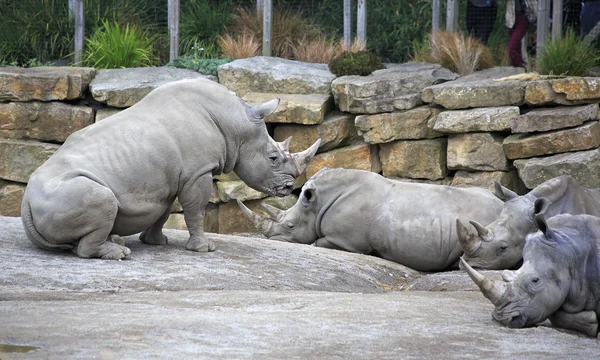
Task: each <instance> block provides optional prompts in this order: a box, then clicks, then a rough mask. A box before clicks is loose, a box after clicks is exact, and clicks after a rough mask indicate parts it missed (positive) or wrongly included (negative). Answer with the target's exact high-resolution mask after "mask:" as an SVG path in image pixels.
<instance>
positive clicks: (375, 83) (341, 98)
mask: <svg viewBox="0 0 600 360" xmlns="http://www.w3.org/2000/svg"><path fill="white" fill-rule="evenodd" d="M457 77H458V75H456V74H454V73H453V72H451V71H449V70H447V69H445V68H442V67H441V66H440V65H437V64H428V63H407V64H401V65H397V66H393V67H391V68H388V69H383V70H377V71H374V72H373V73H372V74H371V75H368V76H341V77H339V78H337V79H335V80H333V82H332V83H331V89H332V92H333V95H334V98H335V101H336V104H337V106H338V107H339V109H340V110H342V111H345V112H350V113H354V114H377V113H382V112H392V111H398V110H408V109H412V108H414V107H417V106H419V105H421V104H422V100H421V92H422V91H423V89H424V88H425V87H427V86H430V85H433V84H437V83H440V82H444V81H449V80H454V79H456V78H457Z"/></svg>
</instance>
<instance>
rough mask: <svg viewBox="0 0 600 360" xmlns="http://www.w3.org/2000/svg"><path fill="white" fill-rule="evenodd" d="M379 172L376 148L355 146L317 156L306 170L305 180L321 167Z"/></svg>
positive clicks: (373, 146) (365, 145)
mask: <svg viewBox="0 0 600 360" xmlns="http://www.w3.org/2000/svg"><path fill="white" fill-rule="evenodd" d="M325 166H327V167H329V168H345V169H356V170H367V171H373V172H379V171H381V163H380V162H379V157H378V154H377V146H376V145H369V144H364V143H363V144H357V145H352V146H346V147H343V148H339V149H335V150H332V151H328V152H324V153H321V154H317V155H316V156H315V157H314V158H313V159H312V160H311V162H310V163H309V164H308V166H307V168H306V178H307V179H310V177H311V176H313V175H314V174H315V173H316V172H317V171H319V170H321V169H322V168H323V167H325Z"/></svg>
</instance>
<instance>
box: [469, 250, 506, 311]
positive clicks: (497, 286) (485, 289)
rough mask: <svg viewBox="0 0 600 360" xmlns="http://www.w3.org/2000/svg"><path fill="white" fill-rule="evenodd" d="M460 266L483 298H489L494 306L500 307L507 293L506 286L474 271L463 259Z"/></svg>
mask: <svg viewBox="0 0 600 360" xmlns="http://www.w3.org/2000/svg"><path fill="white" fill-rule="evenodd" d="M460 264H461V265H462V267H463V269H465V271H466V272H467V274H469V277H470V278H471V280H473V282H474V283H475V284H477V286H478V287H479V289H480V290H481V292H482V293H483V296H485V297H486V298H488V299H489V300H490V301H491V302H492V304H494V306H498V305H499V304H500V300H501V299H502V296H503V295H504V292H505V291H506V284H505V283H503V282H499V281H494V280H492V279H488V278H486V277H485V276H483V275H481V274H480V273H478V272H477V271H476V270H475V269H473V268H472V267H471V266H470V265H469V264H467V262H466V261H465V260H464V259H463V258H462V257H461V258H460Z"/></svg>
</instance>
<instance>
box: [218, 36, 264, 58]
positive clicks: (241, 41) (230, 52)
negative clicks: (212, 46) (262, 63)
mask: <svg viewBox="0 0 600 360" xmlns="http://www.w3.org/2000/svg"><path fill="white" fill-rule="evenodd" d="M217 44H218V45H219V48H220V49H221V52H222V53H223V56H225V58H226V59H229V60H235V59H246V58H249V57H254V56H258V54H259V52H260V49H261V44H260V43H259V42H258V41H257V40H256V38H255V37H254V36H252V35H248V34H245V33H244V34H241V35H235V36H233V37H232V36H231V35H229V34H225V35H223V36H220V37H219V38H218V39H217Z"/></svg>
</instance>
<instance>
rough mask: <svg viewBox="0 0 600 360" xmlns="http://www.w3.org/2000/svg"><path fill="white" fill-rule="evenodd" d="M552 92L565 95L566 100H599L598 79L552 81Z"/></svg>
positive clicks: (599, 82)
mask: <svg viewBox="0 0 600 360" xmlns="http://www.w3.org/2000/svg"><path fill="white" fill-rule="evenodd" d="M550 83H551V84H552V91H554V92H555V93H557V94H565V96H566V99H567V100H600V78H593V77H586V78H583V77H580V78H564V79H554V80H552V81H551V82H550Z"/></svg>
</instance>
